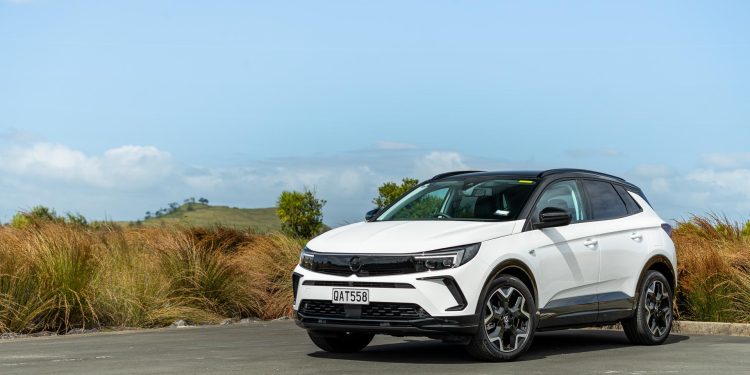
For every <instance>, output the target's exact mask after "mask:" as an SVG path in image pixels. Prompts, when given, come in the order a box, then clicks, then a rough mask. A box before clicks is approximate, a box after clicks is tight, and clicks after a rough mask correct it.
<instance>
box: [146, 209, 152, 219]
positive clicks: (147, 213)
mask: <svg viewBox="0 0 750 375" xmlns="http://www.w3.org/2000/svg"><path fill="white" fill-rule="evenodd" d="M150 218H151V211H146V218H145V219H146V220H148V219H150Z"/></svg>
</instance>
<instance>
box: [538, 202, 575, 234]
mask: <svg viewBox="0 0 750 375" xmlns="http://www.w3.org/2000/svg"><path fill="white" fill-rule="evenodd" d="M568 224H570V214H569V213H568V211H565V210H563V209H562V208H557V207H545V208H544V209H542V212H540V213H539V222H538V223H535V224H534V228H536V229H543V228H552V227H562V226H566V225H568Z"/></svg>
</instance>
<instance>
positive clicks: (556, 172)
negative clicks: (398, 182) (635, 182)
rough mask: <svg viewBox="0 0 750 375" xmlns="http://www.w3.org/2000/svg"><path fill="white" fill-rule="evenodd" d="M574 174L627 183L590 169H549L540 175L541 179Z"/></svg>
mask: <svg viewBox="0 0 750 375" xmlns="http://www.w3.org/2000/svg"><path fill="white" fill-rule="evenodd" d="M574 172H578V173H589V174H593V175H597V176H603V177H609V178H611V179H615V180H618V181H622V182H626V181H625V179H624V178H622V177H617V176H613V175H611V174H606V173H602V172H597V171H591V170H588V169H577V168H558V169H549V170H546V171H544V172H541V173H539V178H542V177H546V176H550V175H553V174H560V173H574Z"/></svg>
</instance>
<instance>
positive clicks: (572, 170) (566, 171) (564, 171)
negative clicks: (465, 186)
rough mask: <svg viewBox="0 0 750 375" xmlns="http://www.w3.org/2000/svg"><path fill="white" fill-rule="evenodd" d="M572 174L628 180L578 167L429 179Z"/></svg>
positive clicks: (455, 174)
mask: <svg viewBox="0 0 750 375" xmlns="http://www.w3.org/2000/svg"><path fill="white" fill-rule="evenodd" d="M561 174H566V175H571V176H576V177H585V176H586V175H589V176H593V177H598V178H603V179H607V180H614V181H618V182H626V181H625V180H624V179H622V178H620V177H617V176H613V175H611V174H606V173H601V172H596V171H590V170H587V169H576V168H558V169H547V170H542V171H540V170H531V171H493V172H487V171H455V172H447V173H441V174H439V175H436V176H434V177H432V178H431V179H430V180H429V181H435V180H442V179H451V178H456V179H459V178H465V177H469V176H470V177H503V176H507V177H517V178H545V177H548V176H553V175H561Z"/></svg>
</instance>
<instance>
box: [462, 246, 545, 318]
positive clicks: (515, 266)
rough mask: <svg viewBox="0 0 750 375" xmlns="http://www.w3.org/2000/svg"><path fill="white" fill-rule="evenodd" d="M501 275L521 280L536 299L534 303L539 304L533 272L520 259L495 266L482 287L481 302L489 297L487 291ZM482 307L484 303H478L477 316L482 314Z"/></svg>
mask: <svg viewBox="0 0 750 375" xmlns="http://www.w3.org/2000/svg"><path fill="white" fill-rule="evenodd" d="M500 275H510V276H514V277H516V278H518V279H519V280H521V282H522V283H524V285H526V287H527V288H529V291H531V295H532V296H533V297H534V302H535V303H539V295H538V291H537V286H536V279H535V278H534V274H533V273H532V272H531V268H529V266H527V265H526V263H524V262H522V261H520V260H518V259H507V260H504V261H502V262H500V264H498V265H497V266H495V268H494V269H493V270H492V272H490V274H489V276H488V277H487V279H486V280H485V281H484V285H483V286H482V293H480V295H479V296H480V301H481V300H484V298H485V296H486V295H487V290H488V289H489V287H490V284H491V283H492V281H493V280H495V279H496V278H497V277H498V276H500ZM481 307H482V303H477V307H476V313H477V314H479V313H480V312H481V311H480V309H481Z"/></svg>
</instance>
